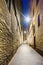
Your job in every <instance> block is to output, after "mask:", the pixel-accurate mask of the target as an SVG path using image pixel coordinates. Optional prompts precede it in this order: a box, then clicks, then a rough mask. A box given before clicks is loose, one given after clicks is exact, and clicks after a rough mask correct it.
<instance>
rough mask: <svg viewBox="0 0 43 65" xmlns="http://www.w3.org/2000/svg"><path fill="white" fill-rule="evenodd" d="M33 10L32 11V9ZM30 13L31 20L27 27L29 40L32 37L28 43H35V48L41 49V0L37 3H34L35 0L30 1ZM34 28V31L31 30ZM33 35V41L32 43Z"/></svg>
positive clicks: (42, 48) (42, 12)
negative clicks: (28, 27)
mask: <svg viewBox="0 0 43 65" xmlns="http://www.w3.org/2000/svg"><path fill="white" fill-rule="evenodd" d="M33 10H34V11H33ZM31 13H32V21H31V25H30V28H31V29H29V35H30V40H29V41H31V39H32V41H31V42H32V43H33V44H32V43H30V45H33V46H34V44H35V45H36V48H38V49H39V50H41V51H43V0H39V2H38V5H36V0H35V1H34V0H33V2H32V8H31ZM38 15H40V25H39V26H38ZM33 29H35V32H34V31H33V32H32V35H31V31H32V30H33ZM34 37H35V43H34Z"/></svg>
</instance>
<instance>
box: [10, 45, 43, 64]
mask: <svg viewBox="0 0 43 65" xmlns="http://www.w3.org/2000/svg"><path fill="white" fill-rule="evenodd" d="M9 65H43V58H42V57H41V56H40V55H39V54H38V53H37V52H36V51H35V50H34V49H32V48H31V47H30V46H28V45H27V44H22V45H21V46H20V47H19V48H18V50H17V53H16V54H15V55H14V57H13V58H12V60H11V61H10V63H9Z"/></svg>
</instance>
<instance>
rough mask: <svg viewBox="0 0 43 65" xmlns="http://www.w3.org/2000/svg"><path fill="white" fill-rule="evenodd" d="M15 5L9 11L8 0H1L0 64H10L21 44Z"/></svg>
mask: <svg viewBox="0 0 43 65" xmlns="http://www.w3.org/2000/svg"><path fill="white" fill-rule="evenodd" d="M19 34H20V33H19V32H18V27H17V20H16V16H15V13H14V9H13V5H12V4H11V10H10V12H9V10H8V7H7V4H6V1H5V0H0V65H8V63H9V61H10V60H11V58H12V57H13V55H14V54H15V52H16V51H17V48H18V47H19V45H20V39H19Z"/></svg>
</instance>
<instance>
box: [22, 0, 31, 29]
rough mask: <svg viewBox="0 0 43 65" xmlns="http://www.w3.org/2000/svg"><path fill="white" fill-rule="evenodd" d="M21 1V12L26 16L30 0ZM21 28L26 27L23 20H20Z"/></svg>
mask: <svg viewBox="0 0 43 65" xmlns="http://www.w3.org/2000/svg"><path fill="white" fill-rule="evenodd" d="M21 1H22V13H23V15H24V16H26V15H27V14H28V13H29V12H30V3H31V0H21ZM22 25H23V28H24V29H26V27H27V23H26V21H25V20H23V22H22Z"/></svg>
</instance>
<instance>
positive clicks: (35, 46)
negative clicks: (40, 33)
mask: <svg viewBox="0 0 43 65" xmlns="http://www.w3.org/2000/svg"><path fill="white" fill-rule="evenodd" d="M34 49H36V37H35V36H34Z"/></svg>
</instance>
